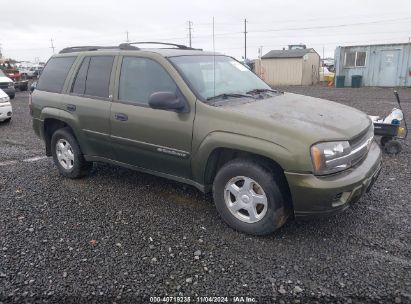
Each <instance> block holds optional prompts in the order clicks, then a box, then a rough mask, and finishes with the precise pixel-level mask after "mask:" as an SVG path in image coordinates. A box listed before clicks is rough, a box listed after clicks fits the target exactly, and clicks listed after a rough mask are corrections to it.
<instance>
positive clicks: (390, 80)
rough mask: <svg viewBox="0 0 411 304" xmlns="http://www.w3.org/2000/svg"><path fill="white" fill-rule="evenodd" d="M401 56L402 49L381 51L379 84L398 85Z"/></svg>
mask: <svg viewBox="0 0 411 304" xmlns="http://www.w3.org/2000/svg"><path fill="white" fill-rule="evenodd" d="M399 58H400V50H385V51H381V55H380V70H379V77H378V80H379V81H378V85H380V86H385V87H389V86H396V85H398V81H399V77H398V60H399Z"/></svg>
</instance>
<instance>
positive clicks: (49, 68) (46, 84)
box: [36, 57, 76, 93]
mask: <svg viewBox="0 0 411 304" xmlns="http://www.w3.org/2000/svg"><path fill="white" fill-rule="evenodd" d="M74 60H76V57H56V58H51V59H50V60H49V61H48V62H47V65H46V66H45V68H44V70H43V72H42V73H41V77H40V79H39V81H38V83H37V87H36V89H37V90H41V91H47V92H53V93H61V91H62V90H63V86H64V82H65V81H66V78H67V75H68V73H69V71H70V68H71V66H72V65H73V63H74Z"/></svg>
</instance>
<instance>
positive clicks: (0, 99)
mask: <svg viewBox="0 0 411 304" xmlns="http://www.w3.org/2000/svg"><path fill="white" fill-rule="evenodd" d="M12 115H13V109H12V107H11V103H10V97H9V96H8V95H7V94H6V93H5V92H4V91H3V90H2V89H0V122H8V121H10V120H11V117H12Z"/></svg>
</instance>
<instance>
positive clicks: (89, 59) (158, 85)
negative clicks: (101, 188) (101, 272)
mask: <svg viewBox="0 0 411 304" xmlns="http://www.w3.org/2000/svg"><path fill="white" fill-rule="evenodd" d="M165 45H166V48H139V47H138V46H139V44H138V43H128V44H121V45H120V46H116V47H94V46H91V47H73V48H67V49H63V50H62V51H61V52H60V53H59V54H58V55H55V56H53V57H52V58H51V59H50V60H49V61H48V63H47V65H46V67H45V68H44V71H43V73H42V75H41V77H40V79H39V81H38V83H37V87H36V89H35V91H34V92H33V93H32V95H31V101H30V110H31V113H32V115H33V128H34V130H35V132H36V134H37V135H38V136H40V137H41V138H42V139H43V140H44V142H45V148H46V155H48V156H53V159H54V162H55V164H56V166H57V168H58V170H59V171H60V173H61V174H62V175H63V176H66V177H69V178H79V177H82V176H84V175H86V174H87V173H88V172H89V171H90V170H91V168H92V163H93V162H107V163H111V164H116V165H120V166H124V167H127V168H131V169H135V170H138V171H142V172H146V173H151V174H154V175H158V176H161V177H165V178H169V179H173V180H176V181H180V182H183V183H187V184H190V185H193V186H195V187H196V188H198V189H199V190H200V191H203V192H205V193H212V195H213V198H214V202H215V205H216V208H217V210H218V212H219V213H220V215H221V217H222V218H223V220H224V221H225V222H226V223H228V224H229V225H230V226H231V227H233V228H235V229H237V230H239V231H243V232H246V233H250V234H255V235H263V234H268V233H271V232H273V231H274V230H275V229H277V228H279V227H280V226H281V225H283V224H284V223H285V221H286V220H287V218H289V217H290V216H310V215H329V214H334V213H336V212H339V211H342V210H344V209H346V208H347V207H348V206H349V205H351V204H352V203H354V202H356V201H357V200H358V199H359V198H360V197H361V196H362V195H363V194H364V193H365V192H366V191H368V190H369V189H370V188H371V186H372V184H373V182H374V181H375V179H376V178H377V176H378V174H379V172H380V169H381V152H380V148H379V147H378V145H377V144H376V142H375V141H374V139H373V134H374V132H373V124H372V122H371V120H370V119H369V118H368V116H367V115H366V114H364V113H363V112H360V111H358V110H355V109H353V108H350V107H347V106H344V105H341V104H338V103H334V102H331V101H326V100H322V99H318V98H312V97H307V96H302V95H296V94H291V93H283V92H279V91H276V90H273V89H271V88H270V87H269V86H268V85H267V84H266V83H264V82H263V81H262V80H261V79H259V78H258V77H257V76H256V75H255V74H253V73H252V72H251V71H250V70H249V69H248V68H247V67H245V66H244V65H242V64H241V63H239V62H238V61H236V60H235V59H233V58H232V57H229V56H225V55H221V54H217V53H213V52H204V51H202V50H196V49H192V48H188V47H186V46H182V45H170V44H165Z"/></svg>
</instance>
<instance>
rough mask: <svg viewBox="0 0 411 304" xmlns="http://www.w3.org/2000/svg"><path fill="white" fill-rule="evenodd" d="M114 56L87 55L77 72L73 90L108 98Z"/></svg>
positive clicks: (81, 93)
mask: <svg viewBox="0 0 411 304" xmlns="http://www.w3.org/2000/svg"><path fill="white" fill-rule="evenodd" d="M113 61H114V56H91V57H90V56H89V57H85V58H84V60H83V62H82V64H81V66H80V69H79V70H78V72H77V75H76V79H75V81H74V84H73V87H72V90H71V92H73V93H75V94H79V95H87V96H95V97H103V98H108V96H109V86H110V75H111V69H112V67H113Z"/></svg>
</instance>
